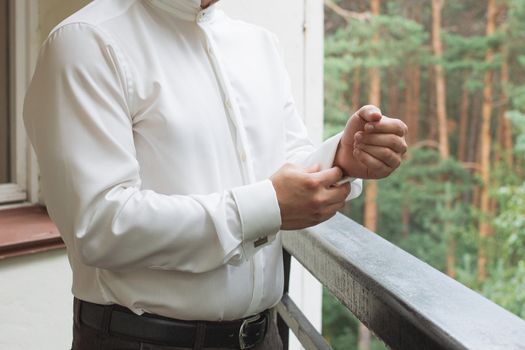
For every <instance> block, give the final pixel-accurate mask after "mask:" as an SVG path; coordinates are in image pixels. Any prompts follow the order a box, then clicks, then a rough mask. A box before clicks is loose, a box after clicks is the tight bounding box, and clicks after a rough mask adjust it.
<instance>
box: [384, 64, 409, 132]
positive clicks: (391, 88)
mask: <svg viewBox="0 0 525 350" xmlns="http://www.w3.org/2000/svg"><path fill="white" fill-rule="evenodd" d="M398 76H399V74H398V72H396V71H395V70H390V72H389V74H388V105H387V108H388V113H387V114H388V115H389V116H391V117H395V118H401V119H402V120H403V121H404V122H406V121H407V120H406V116H402V115H400V114H399V82H398V79H399V78H398Z"/></svg>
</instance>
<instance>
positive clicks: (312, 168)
mask: <svg viewBox="0 0 525 350" xmlns="http://www.w3.org/2000/svg"><path fill="white" fill-rule="evenodd" d="M319 170H321V166H320V165H319V164H314V165H310V166H309V167H307V168H305V169H304V171H305V172H307V173H317V172H319Z"/></svg>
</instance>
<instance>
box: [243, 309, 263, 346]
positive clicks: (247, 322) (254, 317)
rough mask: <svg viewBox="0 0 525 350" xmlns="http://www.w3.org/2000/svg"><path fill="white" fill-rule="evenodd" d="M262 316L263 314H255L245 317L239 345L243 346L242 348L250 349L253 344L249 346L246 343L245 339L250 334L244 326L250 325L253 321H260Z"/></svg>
mask: <svg viewBox="0 0 525 350" xmlns="http://www.w3.org/2000/svg"><path fill="white" fill-rule="evenodd" d="M260 318H261V314H257V315H254V316H252V317H249V318H247V319H245V320H244V321H243V322H242V324H241V328H239V346H240V347H241V350H245V349H250V348H252V347H253V346H250V347H248V345H247V344H246V341H245V340H244V339H245V338H246V337H247V336H248V334H246V333H244V328H245V327H246V326H247V325H249V324H250V323H252V322H255V321H258V320H259V319H260Z"/></svg>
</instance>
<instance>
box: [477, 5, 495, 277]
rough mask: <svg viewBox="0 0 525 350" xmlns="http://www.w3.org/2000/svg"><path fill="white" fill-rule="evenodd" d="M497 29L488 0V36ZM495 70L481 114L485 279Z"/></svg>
mask: <svg viewBox="0 0 525 350" xmlns="http://www.w3.org/2000/svg"><path fill="white" fill-rule="evenodd" d="M495 30H496V0H488V5H487V36H491V35H493V34H494V32H495ZM493 58H494V52H493V51H492V49H490V48H489V49H488V50H487V53H486V55H485V62H486V63H487V64H489V63H491V62H492V60H493ZM492 78H493V72H492V70H491V69H490V68H489V69H487V71H486V72H485V78H484V85H483V108H482V112H481V113H482V115H481V118H482V120H481V133H480V144H481V145H480V146H481V147H480V151H481V153H480V175H481V180H482V182H483V183H482V187H481V193H480V211H481V215H482V218H481V220H480V225H479V236H480V247H479V254H478V280H479V281H480V282H483V281H485V279H486V277H487V271H486V267H487V238H488V237H489V235H490V225H489V222H488V221H487V216H488V215H489V214H490V198H489V182H490V140H491V137H490V135H491V130H490V122H491V116H492V80H493V79H492Z"/></svg>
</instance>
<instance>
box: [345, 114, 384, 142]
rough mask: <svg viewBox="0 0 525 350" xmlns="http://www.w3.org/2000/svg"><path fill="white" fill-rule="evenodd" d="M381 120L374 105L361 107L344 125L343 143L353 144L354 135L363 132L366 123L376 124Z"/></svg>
mask: <svg viewBox="0 0 525 350" xmlns="http://www.w3.org/2000/svg"><path fill="white" fill-rule="evenodd" d="M381 118H382V114H381V110H380V109H379V108H377V107H376V106H374V105H366V106H363V107H361V108H360V109H359V110H358V111H357V112H355V113H354V115H352V117H351V118H350V119H349V120H348V123H347V124H346V128H345V132H344V136H343V142H345V143H346V144H353V143H354V135H355V133H356V132H358V131H364V129H365V125H366V123H370V122H378V121H380V120H381Z"/></svg>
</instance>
